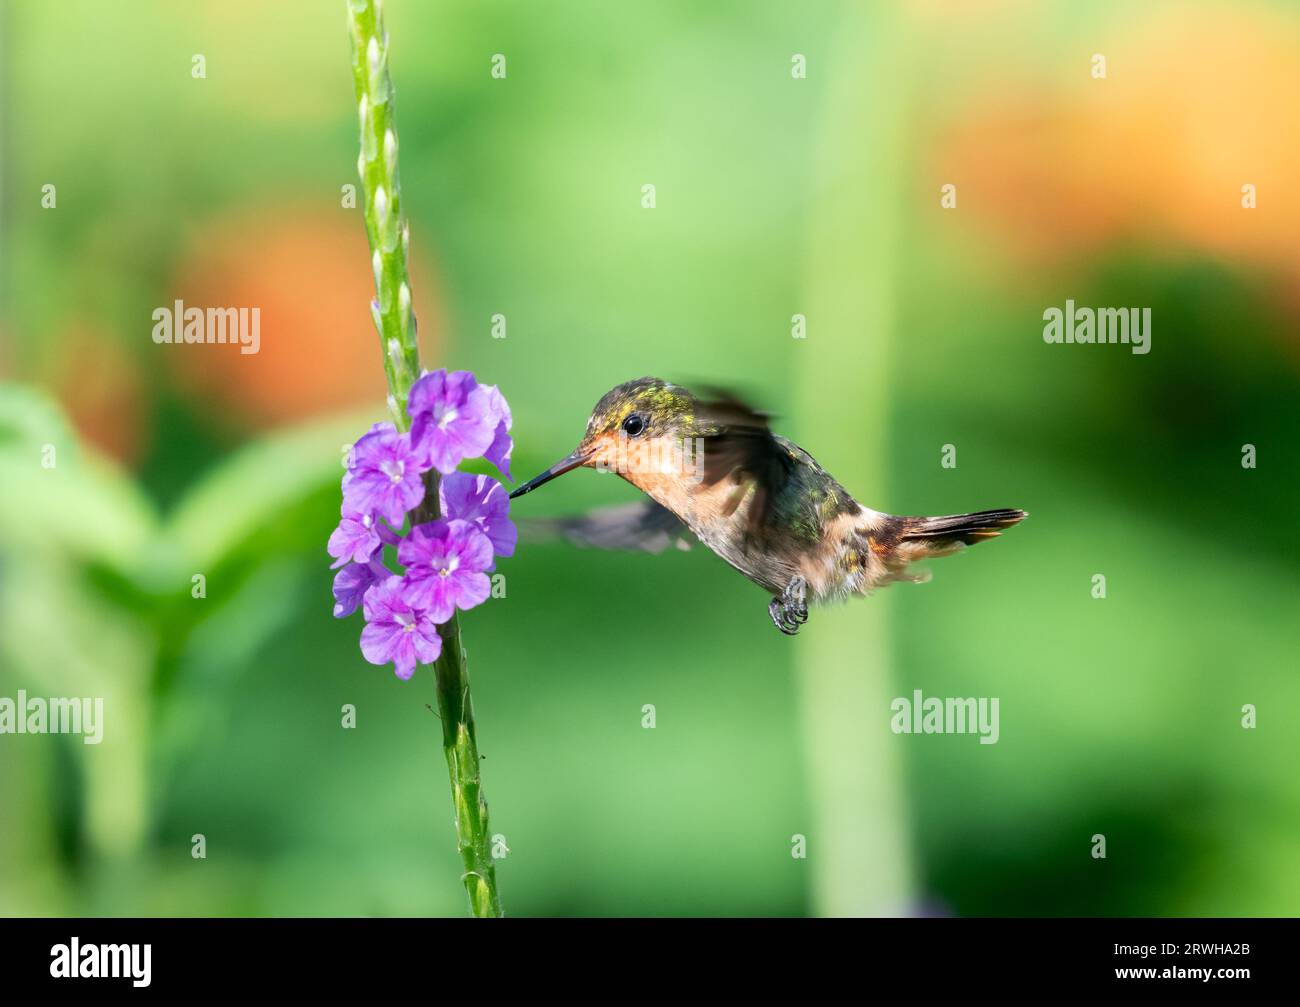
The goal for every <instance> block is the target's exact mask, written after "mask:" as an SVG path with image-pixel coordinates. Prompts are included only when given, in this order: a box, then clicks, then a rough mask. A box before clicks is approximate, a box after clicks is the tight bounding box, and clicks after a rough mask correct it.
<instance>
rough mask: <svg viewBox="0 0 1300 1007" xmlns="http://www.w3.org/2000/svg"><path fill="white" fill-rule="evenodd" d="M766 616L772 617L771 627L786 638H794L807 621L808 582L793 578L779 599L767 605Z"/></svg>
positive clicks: (774, 599)
mask: <svg viewBox="0 0 1300 1007" xmlns="http://www.w3.org/2000/svg"><path fill="white" fill-rule="evenodd" d="M767 614H768V615H770V616H771V617H772V625H774V626H775V627H776V628H777V629H779V630H780V631H781V632H782V633H784V634H785V635H786V636H794V635H795V634H796V633H797V632H799V627H800V626H802V625H803V624H804V623H805V622H807V621H808V582H807V581H806V580H804V579H803V578H802V577H795V578H794V579H793V580H792V581H790V583H789V584H787V585H786V588H785V590H784V591H782V592H781V597H779V598H773V599H772V600H771V602H769V603H768V606H767Z"/></svg>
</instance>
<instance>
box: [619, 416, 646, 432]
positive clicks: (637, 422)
mask: <svg viewBox="0 0 1300 1007" xmlns="http://www.w3.org/2000/svg"><path fill="white" fill-rule="evenodd" d="M644 431H645V417H644V416H642V415H641V414H640V413H632V414H631V415H630V416H628V418H627V419H625V420H624V421H623V433H625V434H627V435H628V436H629V437H639V436H640V435H641V434H642V433H643V432H644Z"/></svg>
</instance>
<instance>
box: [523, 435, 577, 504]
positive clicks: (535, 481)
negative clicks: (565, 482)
mask: <svg viewBox="0 0 1300 1007" xmlns="http://www.w3.org/2000/svg"><path fill="white" fill-rule="evenodd" d="M591 455H592V452H591V451H584V450H583V449H582V448H581V447H580V448H578V450H576V451H575V452H573V454H571V455H569V457H567V458H561V459H560V460H559V461H558V462H556V463H555V464H554V465H552V466H551V467H550V468H549V469H547V470H546V471H544V472H542V473H540V474H538V475H535V476H533V478H531V479H529V480H528V482H526V483H524V484H523V485H522V486H520V487H519V488H518V489H517V490H515V491H514V492H513V493H511V494H510V499H511V500H513V499H514V498H515V497H521V496H523V495H524V494H525V493H531V492H532V491H533V490H535V489H537V487H538V486H540V485H542V483H548V482H550V481H551V480H552V479H554V478H555V477H556V476H562V475H564V473H566V472H572V471H573V470H574V469H576V468H581V467H582V466H583V465H586V464H587V462H589V461H591Z"/></svg>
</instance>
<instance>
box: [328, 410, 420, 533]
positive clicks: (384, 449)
mask: <svg viewBox="0 0 1300 1007" xmlns="http://www.w3.org/2000/svg"><path fill="white" fill-rule="evenodd" d="M428 467H429V466H428V465H426V464H423V461H422V455H421V452H418V451H416V450H415V449H413V448H412V446H411V439H410V438H409V437H408V436H407V435H406V434H399V433H398V432H397V429H396V427H394V426H393V425H392V424H391V423H376V424H375V425H374V426H373V427H372V428H371V429H370V432H369V433H368V434H366V435H365V436H364V437H362V438H361V440H359V441H357V443H356V445H355V446H354V447H353V448H352V453H351V454H350V455H349V456H348V471H347V475H345V476H344V477H343V507H344V510H345V511H349V512H351V513H354V514H372V515H378V516H380V517H384V518H386V519H387V520H388V523H389V524H393V525H400V524H401V523H402V522H403V521H404V520H405V519H406V512H407V511H409V510H414V509H415V508H416V507H418V506H419V505H420V502H421V501H422V500H423V499H424V480H423V479H422V478H421V477H422V475H423V474H424V472H426V471H427V470H428Z"/></svg>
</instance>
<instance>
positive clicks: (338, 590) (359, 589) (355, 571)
mask: <svg viewBox="0 0 1300 1007" xmlns="http://www.w3.org/2000/svg"><path fill="white" fill-rule="evenodd" d="M377 579H378V578H377V577H376V576H375V573H374V571H373V569H372V568H371V567H370V565H369V564H367V563H350V564H348V565H347V566H345V567H344V568H343V569H342V570H340V571H339V572H338V573H337V574H336V575H335V577H334V618H336V619H343V618H346V617H347V616H349V615H351V614H352V613H353V612H355V611H356V610H357V606H359V605H360V604H361V601H362V599H363V598H364V597H365V594H366V591H368V590H369V589H370V587H371V586H372V585H373V584H374V583H375V581H376V580H377Z"/></svg>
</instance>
